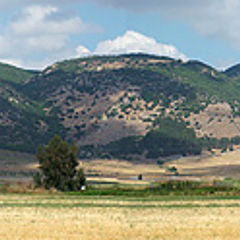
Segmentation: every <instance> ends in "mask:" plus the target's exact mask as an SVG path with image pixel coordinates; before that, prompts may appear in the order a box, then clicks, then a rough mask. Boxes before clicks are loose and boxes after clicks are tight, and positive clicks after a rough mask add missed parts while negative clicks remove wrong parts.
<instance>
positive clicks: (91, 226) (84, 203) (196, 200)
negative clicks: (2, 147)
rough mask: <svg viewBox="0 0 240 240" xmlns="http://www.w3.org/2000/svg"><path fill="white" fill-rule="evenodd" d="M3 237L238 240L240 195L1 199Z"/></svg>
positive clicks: (7, 196)
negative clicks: (239, 196)
mask: <svg viewBox="0 0 240 240" xmlns="http://www.w3.org/2000/svg"><path fill="white" fill-rule="evenodd" d="M0 202H1V204H0V206H1V211H0V239H5V240H10V239H11V240H12V239H26V240H28V239H31V240H35V239H69V240H73V239H84V240H90V239H96V240H100V239H104V240H110V239H115V240H125V239H130V240H131V239H134V240H135V239H141V240H145V239H165V240H168V239H180V240H181V239H182V240H183V239H184V240H185V239H238V229H239V224H238V222H239V213H240V204H239V202H240V200H239V198H238V197H229V198H228V197H225V198H217V197H185V198H184V197H154V198H129V197H110V196H108V197H101V198H99V197H97V196H93V197H89V196H68V195H67V196H66V195H62V194H57V195H56V194H55V195H44V194H43V195H13V194H12V195H8V194H7V195H0Z"/></svg>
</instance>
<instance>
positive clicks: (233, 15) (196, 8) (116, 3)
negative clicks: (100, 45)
mask: <svg viewBox="0 0 240 240" xmlns="http://www.w3.org/2000/svg"><path fill="white" fill-rule="evenodd" d="M82 1H92V2H96V3H98V4H102V5H104V6H112V7H115V8H117V9H119V8H121V9H125V10H128V11H132V12H158V13H159V14H160V15H162V16H165V17H166V18H168V19H170V20H174V21H178V20H181V21H183V22H185V23H187V24H190V25H192V27H193V28H194V29H195V30H196V31H197V32H198V33H200V34H201V35H203V36H206V37H209V38H214V39H220V40H223V41H227V42H228V43H230V44H231V45H232V46H235V47H236V48H238V49H240V31H239V29H240V17H239V12H240V1H239V0H148V1H146V0H82Z"/></svg>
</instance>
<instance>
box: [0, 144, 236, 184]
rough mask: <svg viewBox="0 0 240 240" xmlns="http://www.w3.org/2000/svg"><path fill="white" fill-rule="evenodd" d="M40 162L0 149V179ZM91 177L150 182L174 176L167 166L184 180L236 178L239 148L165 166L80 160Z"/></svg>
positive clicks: (24, 173) (19, 175)
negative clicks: (138, 178)
mask: <svg viewBox="0 0 240 240" xmlns="http://www.w3.org/2000/svg"><path fill="white" fill-rule="evenodd" d="M37 166H38V164H37V160H36V158H35V157H34V156H33V155H30V154H23V153H17V152H11V151H6V150H0V182H1V181H2V182H4V181H10V180H16V179H17V180H29V179H31V174H32V173H33V171H34V170H36V168H37ZM80 166H81V167H83V168H84V171H85V173H86V174H87V175H88V180H90V181H100V182H101V181H104V182H112V183H125V184H139V185H144V184H148V183H149V182H151V181H161V180H164V179H168V178H171V177H173V178H175V177H174V176H173V174H171V173H169V172H168V171H166V169H167V168H168V167H171V166H175V167H177V169H178V172H179V174H180V175H179V176H178V177H177V178H178V179H182V180H212V179H224V178H235V179H240V149H239V148H236V149H235V150H234V151H233V152H227V153H220V151H216V152H215V154H210V153H205V154H203V155H201V156H190V157H182V158H177V159H167V162H166V163H165V164H163V165H162V166H159V165H157V161H149V160H148V161H147V160H144V159H142V161H140V162H138V161H134V162H129V161H126V160H117V159H116V160H107V159H103V160H99V159H96V160H86V161H81V162H80ZM139 174H142V175H143V181H141V182H139V181H137V176H138V175H139Z"/></svg>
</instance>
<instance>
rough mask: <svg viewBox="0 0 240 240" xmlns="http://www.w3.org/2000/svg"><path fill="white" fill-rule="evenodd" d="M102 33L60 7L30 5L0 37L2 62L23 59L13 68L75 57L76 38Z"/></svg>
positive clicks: (11, 22)
mask: <svg viewBox="0 0 240 240" xmlns="http://www.w3.org/2000/svg"><path fill="white" fill-rule="evenodd" d="M0 6H1V4H0ZM100 31H101V28H100V27H98V26H96V25H91V24H88V23H85V22H84V21H83V20H82V19H81V18H80V17H78V16H69V15H68V14H65V13H64V12H61V11H60V10H59V9H58V8H57V7H53V6H41V5H33V6H28V7H26V8H24V9H23V10H22V11H20V13H19V14H18V15H17V16H15V17H14V18H13V19H12V20H11V21H10V23H9V24H8V25H7V26H6V29H5V32H4V33H2V35H0V60H1V59H2V60H5V62H9V61H7V60H8V59H10V60H11V59H22V60H21V61H20V60H17V61H13V63H15V64H14V65H16V64H17V65H18V66H27V67H31V66H37V65H36V64H37V63H38V64H40V65H41V66H43V64H44V63H45V64H47V63H52V61H53V60H58V58H57V57H59V59H62V58H63V56H64V57H66V56H68V54H70V56H73V55H74V47H72V46H71V45H70V44H69V43H70V39H71V37H72V36H73V35H79V34H86V33H93V32H96V33H99V32H100ZM46 56H47V57H46ZM42 59H43V60H42ZM27 63H28V65H27Z"/></svg>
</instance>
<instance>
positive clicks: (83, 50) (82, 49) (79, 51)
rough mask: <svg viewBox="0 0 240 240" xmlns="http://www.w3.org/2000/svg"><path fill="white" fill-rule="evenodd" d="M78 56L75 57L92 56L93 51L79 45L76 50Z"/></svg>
mask: <svg viewBox="0 0 240 240" xmlns="http://www.w3.org/2000/svg"><path fill="white" fill-rule="evenodd" d="M76 52H77V53H76V56H75V57H87V56H89V55H91V54H92V53H91V51H90V50H89V49H87V48H86V47H84V46H82V45H79V46H78V47H77V48H76Z"/></svg>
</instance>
